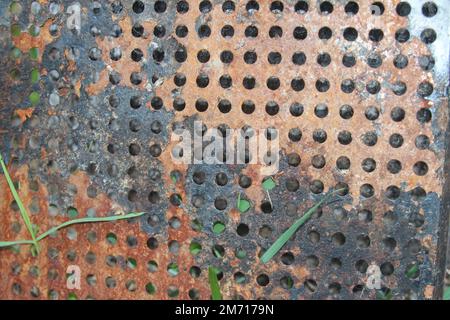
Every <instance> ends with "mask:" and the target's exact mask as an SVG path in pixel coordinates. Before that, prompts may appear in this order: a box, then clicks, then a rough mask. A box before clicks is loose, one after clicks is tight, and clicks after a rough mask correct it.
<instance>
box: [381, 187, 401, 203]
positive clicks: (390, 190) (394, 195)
mask: <svg viewBox="0 0 450 320" xmlns="http://www.w3.org/2000/svg"><path fill="white" fill-rule="evenodd" d="M385 195H386V198H388V199H390V200H395V199H398V197H400V188H399V187H397V186H389V187H387V188H386V193H385Z"/></svg>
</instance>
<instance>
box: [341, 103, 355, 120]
mask: <svg viewBox="0 0 450 320" xmlns="http://www.w3.org/2000/svg"><path fill="white" fill-rule="evenodd" d="M339 115H340V116H341V118H342V119H346V120H347V119H350V118H351V117H353V108H352V107H351V106H349V105H348V104H345V105H343V106H341V107H340V108H339Z"/></svg>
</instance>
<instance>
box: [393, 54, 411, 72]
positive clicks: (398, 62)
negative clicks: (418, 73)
mask: <svg viewBox="0 0 450 320" xmlns="http://www.w3.org/2000/svg"><path fill="white" fill-rule="evenodd" d="M394 66H395V67H396V68H397V69H404V68H406V67H407V66H408V57H406V56H404V55H402V54H399V55H397V56H395V58H394Z"/></svg>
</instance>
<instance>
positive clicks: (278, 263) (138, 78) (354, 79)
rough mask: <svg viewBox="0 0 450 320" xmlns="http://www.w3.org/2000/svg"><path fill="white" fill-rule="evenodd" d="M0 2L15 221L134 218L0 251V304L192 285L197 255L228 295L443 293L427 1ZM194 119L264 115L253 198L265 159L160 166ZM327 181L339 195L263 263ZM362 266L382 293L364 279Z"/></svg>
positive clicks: (436, 22)
mask: <svg viewBox="0 0 450 320" xmlns="http://www.w3.org/2000/svg"><path fill="white" fill-rule="evenodd" d="M77 6H79V7H77ZM77 8H80V11H79V12H80V16H79V18H80V19H79V24H77V21H78V20H77V19H76V18H77V16H76V13H77ZM0 9H1V10H0V28H1V32H0V37H1V41H0V59H1V62H2V63H1V64H0V74H1V80H2V81H0V90H1V92H2V96H1V98H0V141H1V146H0V151H1V153H2V155H3V157H4V158H5V159H6V160H7V162H8V164H9V165H8V167H9V170H10V172H11V174H12V176H13V178H14V180H15V181H16V182H17V183H18V185H19V186H20V187H19V193H20V195H21V197H22V200H23V202H24V203H25V204H26V206H27V208H28V209H29V211H30V214H31V215H32V221H33V223H34V224H36V225H38V226H39V229H40V230H41V231H44V230H47V229H48V228H50V227H52V226H55V225H57V224H58V223H61V222H63V221H66V220H68V219H70V218H73V217H75V216H76V217H84V216H105V215H109V214H123V213H126V212H131V211H145V212H147V214H146V215H144V216H143V217H142V218H141V219H137V220H135V221H118V222H114V223H104V224H103V223H102V224H85V225H76V226H72V227H70V228H67V229H63V230H61V231H59V232H58V233H57V234H56V235H54V236H52V237H50V238H48V239H45V240H43V241H42V248H43V252H42V253H41V254H40V255H39V256H38V257H32V256H31V254H30V250H29V248H28V247H26V246H22V247H20V248H14V249H2V250H0V297H1V298H4V299H67V298H75V297H76V298H79V299H89V298H92V299H110V298H112V299H209V297H210V291H209V284H208V277H207V270H208V267H209V266H215V267H217V268H218V269H219V270H220V271H221V272H220V273H219V278H220V286H221V289H222V291H223V295H224V297H225V298H226V299H256V298H270V299H375V298H391V297H392V298H393V299H405V298H412V299H431V298H439V297H440V296H441V295H442V285H443V279H444V273H445V256H446V248H447V226H448V186H447V180H448V179H447V178H448V177H447V175H448V161H447V160H446V159H447V157H446V151H447V148H448V143H449V142H448V141H449V140H448V139H447V132H448V130H447V126H448V71H449V63H448V61H449V59H448V57H449V43H450V41H449V22H448V16H449V9H448V5H446V1H445V0H439V1H433V2H431V1H419V0H414V1H402V2H400V1H397V0H392V1H374V2H373V3H372V2H371V1H295V0H287V1H262V0H259V1H242V0H240V1H237V0H234V1H223V0H214V1H208V0H206V1H204V0H203V1H199V0H195V1H192V0H191V1H175V0H174V1H153V0H152V1H131V0H120V1H119V0H108V1H87V0H81V1H78V2H73V1H63V0H61V1H45V0H41V1H30V0H26V1H20V2H18V1H2V2H1V3H0ZM68 22H69V24H68ZM70 23H74V24H70ZM78 27H79V29H78ZM195 121H202V123H203V124H204V125H205V126H206V128H225V127H227V128H231V129H241V128H243V129H244V130H248V129H249V128H253V129H254V130H265V129H267V128H272V129H275V130H276V132H277V138H278V141H279V145H280V152H279V158H280V162H279V170H278V172H276V173H275V174H274V175H273V179H274V181H275V182H276V187H275V188H274V189H273V190H271V191H270V194H269V195H268V194H267V193H266V192H265V191H264V190H263V188H262V185H261V183H262V181H263V179H264V178H265V176H266V174H267V173H266V171H265V169H266V166H265V164H264V163H255V164H215V165H208V164H180V163H176V162H174V161H173V159H172V157H171V154H172V152H173V151H174V149H175V148H176V143H175V142H174V141H173V140H172V139H171V137H172V134H173V132H174V131H176V129H177V128H185V129H186V130H188V131H189V132H193V131H195V129H194V122H195ZM0 185H1V187H2V188H1V190H2V192H1V193H0V221H1V225H0V226H1V227H0V239H1V240H14V239H27V237H28V234H27V230H26V228H25V226H24V225H23V224H22V222H21V217H20V214H19V212H18V209H17V205H16V204H15V203H14V200H13V198H12V195H11V194H10V193H9V191H8V187H7V184H6V181H5V180H4V179H3V177H0ZM336 188H345V191H343V192H340V193H339V195H338V196H337V197H336V201H333V202H332V203H330V204H329V205H327V206H325V207H324V208H323V209H322V210H320V212H318V213H317V214H315V216H314V218H313V219H312V220H311V221H309V222H308V223H307V224H306V225H304V226H303V227H302V228H301V229H300V230H299V231H298V232H297V233H296V236H295V238H294V239H292V240H291V241H289V242H288V243H287V245H286V246H285V247H283V249H282V250H281V252H280V253H278V254H277V255H276V256H275V258H274V259H273V260H272V261H270V262H269V263H268V264H266V265H264V264H261V263H260V261H259V256H260V255H261V254H262V252H264V250H266V249H267V248H268V247H269V246H270V245H271V244H272V243H273V241H274V240H275V239H276V238H277V237H278V236H279V235H280V234H281V233H282V232H283V231H284V230H285V229H287V228H288V227H289V226H290V225H291V224H292V223H293V222H294V221H295V219H296V217H297V216H298V215H300V214H302V213H303V212H304V211H305V210H306V209H307V208H309V207H311V206H312V205H313V204H314V203H315V202H317V201H318V200H320V199H321V197H323V195H324V194H325V193H326V192H327V191H329V190H334V189H336ZM240 197H243V198H245V199H248V200H249V201H250V203H251V209H250V210H249V211H248V212H246V213H241V212H239V210H238V209H237V208H236V201H237V199H238V198H240ZM269 197H270V198H269ZM217 223H219V224H223V225H224V226H225V229H224V231H223V232H215V230H216V231H217V229H215V228H214V225H215V224H216V226H217ZM69 266H78V267H79V268H80V270H81V287H80V289H69V288H67V284H66V277H67V276H66V270H67V268H68V267H69ZM373 267H375V268H379V270H380V272H381V289H378V290H377V289H371V288H370V286H368V278H369V277H370V274H368V270H372V268H373ZM369 280H370V279H369Z"/></svg>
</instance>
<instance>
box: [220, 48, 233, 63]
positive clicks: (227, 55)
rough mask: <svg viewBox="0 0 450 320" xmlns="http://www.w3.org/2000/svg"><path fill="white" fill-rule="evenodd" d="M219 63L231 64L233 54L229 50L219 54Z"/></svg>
mask: <svg viewBox="0 0 450 320" xmlns="http://www.w3.org/2000/svg"><path fill="white" fill-rule="evenodd" d="M220 61H222V62H223V63H231V62H232V61H233V53H232V52H231V51H229V50H225V51H222V52H221V53H220Z"/></svg>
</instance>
